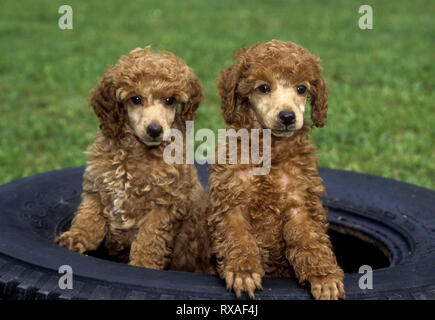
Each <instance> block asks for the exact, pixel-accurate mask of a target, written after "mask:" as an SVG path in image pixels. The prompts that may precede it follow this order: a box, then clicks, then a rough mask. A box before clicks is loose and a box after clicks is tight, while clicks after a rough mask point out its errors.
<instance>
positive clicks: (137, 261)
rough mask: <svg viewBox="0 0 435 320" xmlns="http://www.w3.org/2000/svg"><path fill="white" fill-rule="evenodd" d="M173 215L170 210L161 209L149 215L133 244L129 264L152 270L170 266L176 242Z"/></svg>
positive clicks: (154, 210)
mask: <svg viewBox="0 0 435 320" xmlns="http://www.w3.org/2000/svg"><path fill="white" fill-rule="evenodd" d="M171 215H172V214H171V212H170V211H169V210H167V209H161V208H155V209H153V210H151V211H150V212H148V213H147V215H146V216H145V219H144V220H143V223H142V224H141V226H140V227H139V231H138V233H137V235H136V239H135V240H134V241H133V242H132V244H131V250H130V263H129V264H131V265H134V266H138V267H145V268H151V269H164V268H165V267H167V266H168V264H169V262H170V257H171V255H172V251H173V249H172V248H173V242H174V232H173V222H172V221H171Z"/></svg>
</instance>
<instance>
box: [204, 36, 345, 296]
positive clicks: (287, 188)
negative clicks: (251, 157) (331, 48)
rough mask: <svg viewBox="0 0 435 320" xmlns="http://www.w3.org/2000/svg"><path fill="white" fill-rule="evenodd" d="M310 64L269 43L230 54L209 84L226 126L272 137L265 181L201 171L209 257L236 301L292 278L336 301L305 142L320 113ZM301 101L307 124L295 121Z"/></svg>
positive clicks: (225, 168) (250, 167) (316, 73)
mask: <svg viewBox="0 0 435 320" xmlns="http://www.w3.org/2000/svg"><path fill="white" fill-rule="evenodd" d="M319 60H320V59H319V58H317V57H315V56H313V55H312V54H311V53H310V52H308V50H306V49H305V48H302V47H301V46H298V45H296V44H294V43H291V42H283V41H278V40H273V41H269V42H264V43H259V44H256V45H253V46H251V47H249V48H246V49H241V50H239V51H237V53H236V55H235V57H234V63H233V64H231V65H230V66H229V67H228V68H226V69H225V70H224V71H223V72H222V74H221V77H220V79H219V95H220V102H221V109H222V114H223V116H224V118H225V121H226V123H227V128H232V129H234V130H240V129H242V128H246V129H248V130H251V131H252V129H270V130H271V133H272V136H271V145H270V148H271V168H270V171H269V172H268V173H267V174H264V175H254V174H253V171H254V168H256V164H255V163H250V164H242V163H240V162H238V163H236V164H229V163H219V164H213V165H210V172H211V173H210V178H209V185H210V188H209V190H210V192H209V196H210V205H209V209H208V224H209V232H210V237H211V247H212V252H213V254H214V255H215V256H216V260H217V268H218V272H219V275H220V276H221V277H222V279H224V280H225V282H226V285H227V288H228V289H229V290H234V292H235V294H236V296H237V297H240V296H241V294H242V293H244V292H246V293H247V294H248V295H249V296H250V297H251V298H254V291H255V290H256V289H258V290H261V289H262V283H261V282H262V277H264V276H269V277H296V278H297V279H298V280H299V282H300V283H301V284H309V285H310V286H311V293H312V294H313V296H314V297H315V298H316V299H338V298H343V299H344V298H345V292H344V286H343V271H342V269H341V268H340V267H339V266H338V264H337V261H336V258H335V255H334V252H333V251H332V246H331V242H330V240H329V237H328V234H327V226H328V224H327V216H326V212H327V210H326V209H325V208H324V207H323V205H322V201H321V200H320V196H321V195H322V194H324V193H325V188H324V187H323V183H322V179H321V178H320V177H319V175H318V169H317V156H316V148H315V147H314V145H313V143H312V140H311V138H310V132H311V129H312V127H314V126H316V127H322V126H323V125H324V123H325V121H326V113H327V110H328V103H327V97H328V89H327V86H326V83H325V80H324V78H323V76H322V75H321V67H320V64H319ZM308 97H310V104H311V121H312V122H310V121H309V120H308V119H304V112H305V104H306V103H307V99H308ZM263 140H264V141H265V140H266V139H263ZM251 142H252V141H251ZM223 143H224V144H226V142H223ZM250 145H251V146H252V143H250ZM226 146H227V147H228V146H229V145H228V144H226ZM251 148H252V147H251Z"/></svg>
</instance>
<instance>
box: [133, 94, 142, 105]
mask: <svg viewBox="0 0 435 320" xmlns="http://www.w3.org/2000/svg"><path fill="white" fill-rule="evenodd" d="M130 100H131V102H133V104H136V105H142V102H143V99H142V97H141V96H134V97H131V98H130Z"/></svg>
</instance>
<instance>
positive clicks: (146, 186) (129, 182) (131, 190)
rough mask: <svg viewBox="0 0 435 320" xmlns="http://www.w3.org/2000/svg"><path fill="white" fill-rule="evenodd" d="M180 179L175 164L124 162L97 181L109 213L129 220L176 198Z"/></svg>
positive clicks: (111, 168) (114, 166)
mask: <svg viewBox="0 0 435 320" xmlns="http://www.w3.org/2000/svg"><path fill="white" fill-rule="evenodd" d="M180 178H181V175H180V172H179V171H178V170H177V169H175V168H173V167H172V168H171V167H169V166H164V165H156V164H153V163H148V164H146V165H145V164H137V163H130V162H128V161H125V162H122V163H119V164H116V165H111V166H110V168H109V170H107V171H106V172H104V173H103V175H102V176H101V177H100V178H98V177H97V179H96V181H98V182H99V183H98V184H99V185H98V187H97V188H98V189H99V191H100V195H101V198H102V202H103V204H104V206H105V207H106V208H105V211H106V214H109V215H112V216H122V215H124V218H123V219H126V218H128V216H138V215H143V214H144V213H146V212H147V211H149V210H151V209H152V208H153V207H154V206H156V205H163V206H164V205H165V204H167V203H168V202H169V201H174V199H176V198H177V196H179V194H180V187H181V183H180Z"/></svg>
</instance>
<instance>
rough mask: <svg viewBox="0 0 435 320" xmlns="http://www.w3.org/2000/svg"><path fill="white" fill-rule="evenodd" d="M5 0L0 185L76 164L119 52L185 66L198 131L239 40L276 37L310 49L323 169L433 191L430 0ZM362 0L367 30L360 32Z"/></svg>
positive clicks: (434, 34)
mask: <svg viewBox="0 0 435 320" xmlns="http://www.w3.org/2000/svg"><path fill="white" fill-rule="evenodd" d="M65 3H68V4H70V5H71V6H72V8H73V10H74V29H73V30H65V31H62V30H60V29H59V28H58V25H57V24H58V18H59V16H60V15H59V14H58V8H59V6H60V5H61V4H64V2H59V1H53V0H39V1H30V0H27V1H16V0H6V1H5V0H3V2H2V6H1V10H0V36H1V42H0V95H1V99H0V111H1V115H0V183H5V182H7V181H10V180H13V179H17V178H20V177H24V176H28V175H31V174H35V173H39V172H44V171H48V170H54V169H60V168H64V167H71V166H78V165H83V164H84V163H85V161H86V157H85V156H84V154H83V151H84V150H85V148H86V147H87V146H88V145H89V144H90V143H91V142H92V138H93V135H94V133H95V132H96V131H97V127H98V126H97V120H96V117H95V116H94V114H93V112H92V111H91V110H90V109H89V108H88V107H87V104H88V95H89V91H90V89H91V88H92V87H94V85H95V84H96V82H97V79H98V78H99V77H100V76H101V75H102V74H103V72H104V70H105V68H106V67H107V66H108V65H111V64H113V63H115V62H116V60H117V59H118V58H119V56H120V55H122V54H125V53H128V52H129V51H130V50H131V49H133V48H136V47H143V46H146V45H148V44H151V45H152V47H153V48H154V50H158V49H163V50H169V51H172V52H174V53H175V54H176V55H178V56H180V57H182V58H183V59H184V60H186V62H187V63H188V64H189V65H190V66H191V67H192V68H193V69H194V70H195V71H196V73H197V75H198V76H199V78H200V80H201V81H202V83H203V85H204V89H205V94H206V100H205V102H204V103H203V104H202V106H201V108H200V112H199V115H198V117H197V119H196V121H195V126H196V129H200V128H204V127H207V128H211V129H213V130H217V129H218V128H221V127H223V125H224V123H223V121H222V117H221V114H220V110H219V106H218V97H217V90H216V82H217V78H218V76H219V72H220V71H221V70H222V69H223V68H224V67H226V66H227V65H228V64H229V63H230V62H231V58H232V55H233V53H234V51H235V50H236V49H237V48H240V47H244V46H249V45H251V44H253V43H256V42H259V41H264V40H269V39H281V40H291V41H294V42H296V43H298V44H301V45H303V46H304V47H306V48H307V49H309V50H310V51H311V52H312V53H314V54H316V55H318V56H320V57H321V58H322V63H323V68H324V75H325V78H326V80H327V83H328V84H329V87H330V89H331V90H330V101H329V107H330V112H329V116H328V124H327V126H326V127H325V128H323V129H318V130H315V131H314V133H313V136H314V140H315V143H316V144H317V145H318V147H319V149H320V157H321V165H322V166H327V167H333V168H341V169H348V170H355V171H359V172H365V173H370V174H375V175H380V176H384V177H389V178H394V179H398V180H403V181H406V182H409V183H413V184H417V185H420V186H424V187H428V188H432V189H434V188H435V161H434V158H435V157H434V156H435V147H434V146H435V132H434V127H435V121H434V120H435V119H434V117H435V116H434V115H435V112H434V111H435V110H434V109H435V106H434V101H435V91H434V88H435V64H434V58H435V56H434V52H435V20H434V19H433V12H435V2H434V1H431V0H428V1H408V0H396V1H369V3H366V2H364V3H362V2H361V1H349V0H341V1H311V0H304V1H288V0H283V1H278V0H274V1H264V0H262V1H259V0H250V1H247V0H246V1H233V0H220V1H203V0H183V1H162V0H159V1H157V0H148V1H128V2H127V1H109V0H105V1H90V0H89V1H75V0H72V1H67V2H65ZM362 4H371V5H372V7H373V12H374V19H373V20H374V29H373V30H360V29H359V28H358V19H359V17H360V15H359V14H358V8H359V6H360V5H362Z"/></svg>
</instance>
